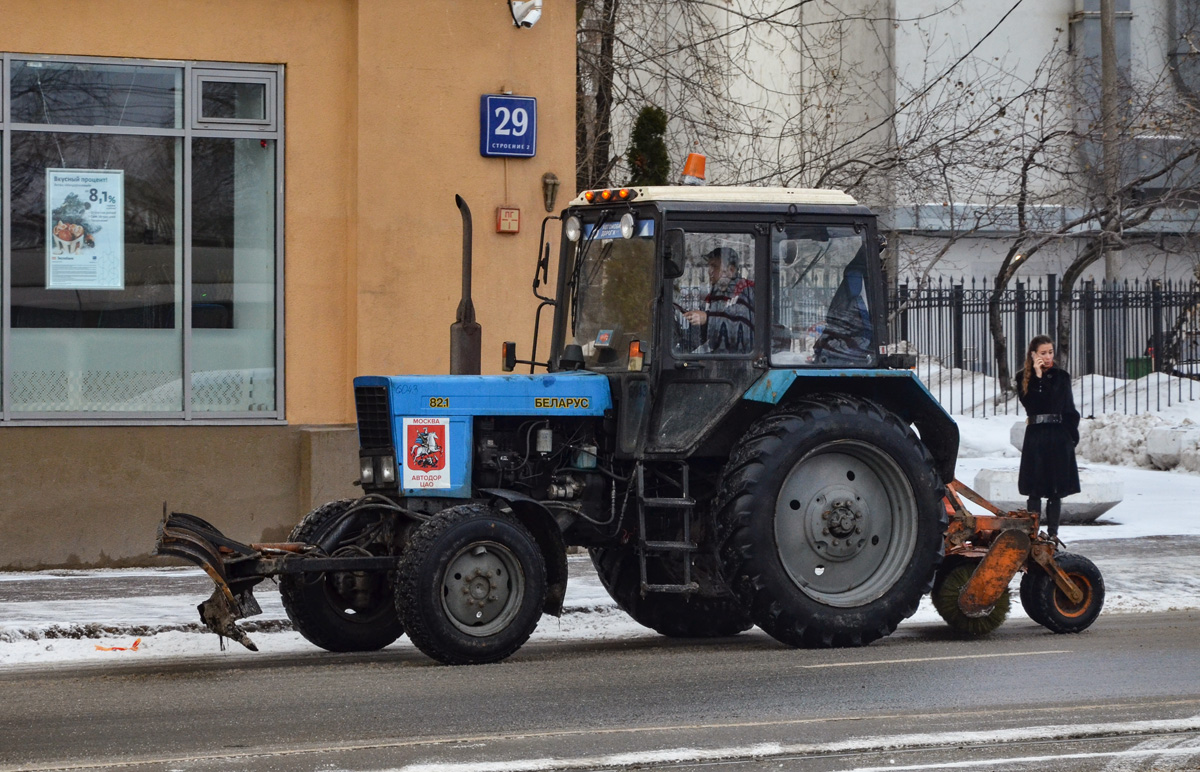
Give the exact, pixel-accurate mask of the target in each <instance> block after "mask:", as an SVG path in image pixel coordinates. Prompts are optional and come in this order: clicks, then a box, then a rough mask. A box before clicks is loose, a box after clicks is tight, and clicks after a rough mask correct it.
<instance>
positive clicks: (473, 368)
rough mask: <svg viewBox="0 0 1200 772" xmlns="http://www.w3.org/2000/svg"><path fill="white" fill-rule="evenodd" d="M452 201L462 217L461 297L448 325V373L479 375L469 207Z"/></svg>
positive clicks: (478, 329) (479, 333) (479, 339)
mask: <svg viewBox="0 0 1200 772" xmlns="http://www.w3.org/2000/svg"><path fill="white" fill-rule="evenodd" d="M454 203H455V204H457V205H458V211H459V212H460V213H462V221H463V247H462V300H460V301H458V313H457V315H456V316H455V321H454V324H452V325H450V374H451V375H479V363H480V350H481V348H482V345H481V344H482V340H483V330H482V328H481V327H480V326H479V323H478V322H476V321H475V304H474V303H472V302H471V208H470V207H469V206H467V202H466V201H464V200H463V197H462V196H459V195H457V194H456V195H455V196H454Z"/></svg>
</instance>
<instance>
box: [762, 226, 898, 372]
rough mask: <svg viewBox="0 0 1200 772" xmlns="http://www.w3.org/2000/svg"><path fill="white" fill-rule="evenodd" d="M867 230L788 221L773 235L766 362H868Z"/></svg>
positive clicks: (870, 338) (871, 337)
mask: <svg viewBox="0 0 1200 772" xmlns="http://www.w3.org/2000/svg"><path fill="white" fill-rule="evenodd" d="M867 260H868V249H867V242H866V233H865V231H861V230H859V231H856V230H855V229H854V228H852V227H849V226H799V225H789V226H786V227H785V228H783V229H782V230H780V229H777V228H773V229H772V237H771V362H772V364H775V365H783V366H788V367H795V366H805V365H816V366H821V365H824V366H836V367H862V366H867V365H870V364H873V363H874V361H875V355H874V350H875V346H874V329H873V327H872V324H871V305H870V304H871V297H870V292H869V287H870V283H869V279H868V273H867V271H868V265H867Z"/></svg>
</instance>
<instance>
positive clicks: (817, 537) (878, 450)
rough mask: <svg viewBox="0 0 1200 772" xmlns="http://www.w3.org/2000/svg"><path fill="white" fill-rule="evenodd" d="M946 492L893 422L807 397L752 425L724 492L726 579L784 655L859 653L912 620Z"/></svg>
mask: <svg viewBox="0 0 1200 772" xmlns="http://www.w3.org/2000/svg"><path fill="white" fill-rule="evenodd" d="M943 493H944V489H943V485H942V482H941V480H940V479H939V477H938V474H937V471H936V469H935V466H934V462H933V459H932V457H931V456H930V454H929V451H928V450H927V449H926V448H925V446H924V445H923V444H922V443H921V441H920V440H919V439H918V438H917V436H916V435H915V434H914V433H913V431H912V430H911V429H910V428H909V427H908V426H907V425H906V424H904V423H903V422H902V421H901V420H900V419H899V418H898V417H897V416H895V415H894V414H893V413H891V412H889V411H887V410H885V409H883V408H882V407H880V406H879V405H876V404H875V403H873V402H871V401H868V400H865V399H860V398H856V397H849V396H843V395H828V396H822V397H813V398H807V399H804V400H802V401H799V402H797V403H795V404H793V405H791V406H789V407H786V408H782V409H780V410H777V411H775V412H774V413H772V414H770V415H768V416H767V417H765V418H764V419H762V420H760V421H759V422H758V423H756V424H755V425H754V426H752V427H751V429H750V431H749V432H748V433H747V435H746V437H745V438H744V439H743V440H742V443H741V445H740V447H738V448H737V450H736V451H735V452H734V454H733V455H732V457H731V458H730V460H729V462H728V465H727V467H726V470H725V474H724V478H723V481H722V490H721V494H720V497H719V498H720V502H721V504H720V509H719V515H718V517H719V523H720V525H721V528H722V533H723V539H722V547H721V558H722V561H723V563H724V567H725V572H724V573H725V576H726V577H727V578H728V579H729V581H730V583H731V586H732V588H733V590H734V592H735V593H736V594H737V595H738V597H739V598H740V599H741V601H742V604H743V607H744V608H746V609H747V610H748V611H749V613H750V617H751V619H753V620H754V622H755V624H757V625H758V626H759V627H761V628H762V629H763V630H765V631H766V632H767V633H768V634H770V635H771V636H772V637H774V638H775V639H777V640H779V641H781V642H782V643H785V644H787V645H789V646H805V647H829V646H861V645H863V644H866V643H870V642H871V641H873V640H876V639H877V638H881V637H883V636H885V635H889V634H891V633H892V632H893V631H894V630H895V629H896V626H897V625H899V624H900V622H901V620H903V619H905V618H907V617H909V616H912V614H913V613H914V612H915V611H916V610H917V605H918V604H919V603H920V600H921V596H923V595H924V594H925V593H926V592H928V591H929V589H930V585H931V583H932V581H933V576H934V571H935V569H936V568H937V566H938V564H939V562H940V561H941V557H942V550H943V542H942V538H943V533H944V532H945V528H946V511H945V508H944V507H943V506H942V496H943Z"/></svg>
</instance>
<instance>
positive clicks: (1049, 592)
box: [1021, 552, 1104, 633]
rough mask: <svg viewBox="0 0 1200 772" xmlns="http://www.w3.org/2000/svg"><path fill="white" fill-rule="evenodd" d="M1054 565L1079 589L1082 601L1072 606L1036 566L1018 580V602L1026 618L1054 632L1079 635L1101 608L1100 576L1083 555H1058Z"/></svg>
mask: <svg viewBox="0 0 1200 772" xmlns="http://www.w3.org/2000/svg"><path fill="white" fill-rule="evenodd" d="M1054 562H1055V563H1057V564H1058V567H1059V568H1061V569H1062V570H1063V573H1065V574H1066V575H1067V576H1069V577H1071V581H1072V582H1074V583H1075V585H1076V586H1077V587H1079V589H1081V590H1083V599H1082V600H1080V602H1079V603H1072V602H1071V600H1070V598H1068V597H1067V595H1066V593H1064V592H1063V591H1062V590H1060V589H1059V588H1058V585H1057V584H1055V583H1054V578H1053V577H1052V576H1050V574H1048V573H1046V572H1045V571H1044V570H1042V568H1041V567H1040V566H1039V567H1037V568H1034V567H1030V569H1029V571H1028V572H1027V573H1026V574H1025V576H1023V577H1022V578H1021V603H1022V604H1023V605H1024V607H1025V613H1026V614H1028V615H1029V618H1030V619H1032V620H1033V621H1035V622H1037V623H1038V624H1040V625H1041V626H1042V627H1045V628H1046V629H1047V630H1050V631H1051V632H1055V633H1081V632H1083V631H1084V630H1086V629H1088V628H1089V627H1091V625H1092V622H1095V621H1096V617H1098V616H1100V610H1101V609H1102V608H1104V577H1103V576H1101V574H1100V569H1098V568H1096V564H1095V563H1093V562H1092V561H1090V560H1088V559H1087V558H1085V557H1084V556H1083V555H1074V554H1072V553H1070V552H1059V553H1058V554H1056V555H1055V556H1054Z"/></svg>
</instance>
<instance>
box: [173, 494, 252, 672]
mask: <svg viewBox="0 0 1200 772" xmlns="http://www.w3.org/2000/svg"><path fill="white" fill-rule="evenodd" d="M163 509H164V513H163V521H162V523H160V524H159V526H158V538H157V540H156V542H155V546H154V554H156V555H171V556H173V557H177V558H183V559H184V560H188V561H191V562H192V563H195V564H196V565H198V566H200V567H201V568H203V569H204V572H205V573H207V574H208V575H209V577H211V578H212V580H213V582H214V583H215V584H216V585H217V586H216V588H215V589H214V590H213V594H212V596H210V597H209V599H208V600H206V601H204V602H203V603H201V604H200V605H198V606H196V609H197V610H198V611H199V612H200V621H201V622H203V623H204V626H205V627H207V628H208V629H209V630H212V631H213V632H214V633H216V634H217V635H218V636H219V637H220V638H221V648H222V649H224V648H225V639H226V638H232V639H233V640H235V641H237V642H238V643H240V644H242V645H243V646H245V647H246V648H247V649H249V650H250V651H258V647H257V646H256V645H254V641H252V640H250V636H249V635H247V634H246V632H245V631H244V630H242V629H241V628H240V627H238V624H237V620H239V619H244V618H245V617H249V616H254V615H256V614H261V613H262V608H261V607H259V605H258V601H257V600H255V598H254V591H253V588H254V585H256V584H258V583H259V582H260V581H262V579H263V577H261V576H260V577H257V578H253V577H252V578H250V579H243V580H240V581H235V582H233V583H231V582H230V579H229V575H228V572H227V570H226V559H227V556H229V557H233V556H240V557H242V558H243V559H246V558H252V557H253V556H254V555H255V554H256V550H255V549H254V548H253V547H251V546H249V545H245V544H240V543H238V542H235V541H233V540H232V539H229V538H227V537H226V536H225V535H224V534H222V533H221V532H220V531H218V530H217V529H216V528H215V527H214V526H213V525H212V524H211V523H209V522H208V521H206V520H202V519H201V518H199V517H196V516H194V515H188V514H185V513H183V512H172V513H171V514H169V515H168V514H166V512H165V510H166V507H165V506H164V507H163Z"/></svg>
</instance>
